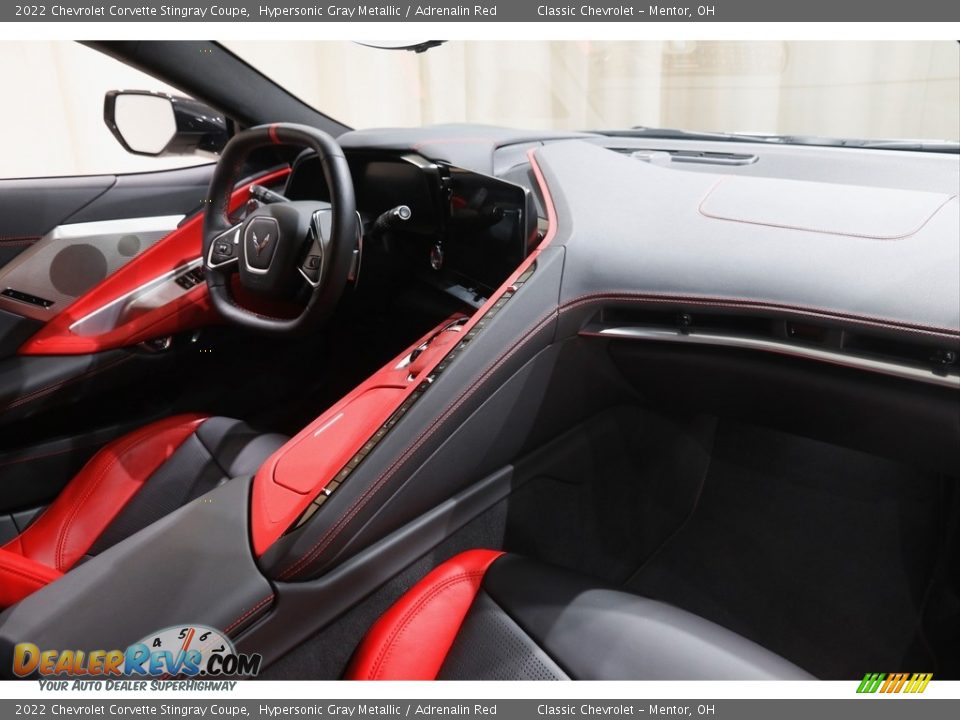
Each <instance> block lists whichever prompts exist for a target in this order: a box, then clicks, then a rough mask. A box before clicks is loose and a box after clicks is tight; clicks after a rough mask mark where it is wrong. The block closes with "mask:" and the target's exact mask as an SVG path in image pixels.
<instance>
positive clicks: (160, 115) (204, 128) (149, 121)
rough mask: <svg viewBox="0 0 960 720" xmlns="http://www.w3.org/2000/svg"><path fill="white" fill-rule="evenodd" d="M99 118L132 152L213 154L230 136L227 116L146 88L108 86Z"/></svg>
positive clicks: (156, 155)
mask: <svg viewBox="0 0 960 720" xmlns="http://www.w3.org/2000/svg"><path fill="white" fill-rule="evenodd" d="M103 121H104V122H105V123H106V124H107V127H108V128H110V132H112V133H113V136H114V137H115V138H116V139H117V141H118V142H119V143H120V144H121V145H123V147H124V149H126V150H127V152H131V153H133V154H134V155H149V156H151V157H159V156H161V155H193V154H194V153H197V152H204V153H211V154H217V153H219V152H220V151H221V150H222V149H223V146H224V145H226V144H227V140H229V139H230V133H229V130H228V127H227V119H226V118H225V117H224V116H223V115H221V114H220V113H218V112H217V111H215V110H213V109H211V108H209V107H207V106H206V105H204V104H203V103H200V102H197V101H196V100H192V99H190V98H185V97H177V96H174V95H167V94H165V93H155V92H149V91H146V90H111V91H110V92H108V93H107V94H106V96H105V97H104V99H103Z"/></svg>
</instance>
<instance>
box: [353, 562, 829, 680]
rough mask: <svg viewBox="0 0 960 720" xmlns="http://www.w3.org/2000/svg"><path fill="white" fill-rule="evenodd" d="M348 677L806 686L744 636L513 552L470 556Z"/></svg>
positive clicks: (439, 576) (402, 616) (380, 636)
mask: <svg viewBox="0 0 960 720" xmlns="http://www.w3.org/2000/svg"><path fill="white" fill-rule="evenodd" d="M347 676H348V677H349V678H352V679H406V680H423V679H456V680H561V679H588V680H773V679H777V680H808V679H811V676H810V675H809V674H808V673H806V672H805V671H803V670H801V669H800V668H798V667H797V666H795V665H793V664H792V663H790V662H788V661H787V660H785V659H783V658H782V657H780V656H778V655H775V654H774V653H772V652H770V651H768V650H766V649H764V648H762V647H760V646H759V645H757V644H755V643H753V642H751V641H750V640H747V639H746V638H744V637H741V636H740V635H737V634H736V633H733V632H731V631H729V630H726V629H725V628H722V627H720V626H719V625H716V624H714V623H712V622H709V621H707V620H704V619H703V618H700V617H697V616H696V615H692V614H691V613H688V612H686V611H684V610H680V609H679V608H676V607H673V606H671V605H667V604H665V603H662V602H658V601H656V600H650V599H647V598H643V597H639V596H636V595H632V594H629V593H626V592H623V591H621V590H617V589H614V588H609V587H603V586H602V585H600V584H598V583H597V582H596V581H595V580H593V579H591V578H588V577H585V576H582V575H577V574H574V573H571V572H568V571H566V570H562V569H559V568H555V567H551V566H548V565H544V564H542V563H538V562H534V561H532V560H528V559H525V558H522V557H519V556H515V555H505V554H502V553H499V552H495V551H488V550H471V551H469V552H467V553H463V554H461V555H458V556H456V557H454V558H452V559H451V560H449V561H447V562H446V563H444V564H442V565H440V566H439V567H437V568H436V569H435V570H434V571H433V572H431V573H430V574H428V575H427V576H426V577H425V578H424V579H423V580H421V581H420V582H419V583H418V584H417V585H415V586H414V587H413V588H412V589H411V590H410V591H409V592H408V593H407V594H406V595H404V596H403V597H402V598H401V599H400V600H399V601H398V602H397V603H396V604H395V605H394V606H393V607H392V608H390V610H388V611H387V612H386V613H385V614H384V615H383V616H382V617H381V618H380V620H378V621H377V623H376V624H375V625H374V627H373V628H371V630H370V631H369V632H368V634H367V636H366V638H365V639H364V640H363V642H362V643H361V644H360V646H359V647H358V648H357V651H356V653H355V655H354V658H353V661H352V663H351V666H350V668H349V670H348V673H347Z"/></svg>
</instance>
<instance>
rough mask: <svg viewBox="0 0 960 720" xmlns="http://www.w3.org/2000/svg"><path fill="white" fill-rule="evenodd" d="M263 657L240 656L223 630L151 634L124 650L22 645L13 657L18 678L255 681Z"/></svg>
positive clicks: (170, 630) (202, 627)
mask: <svg viewBox="0 0 960 720" xmlns="http://www.w3.org/2000/svg"><path fill="white" fill-rule="evenodd" d="M262 661H263V657H262V656H261V655H259V654H246V653H239V654H238V653H237V652H236V650H235V649H234V647H233V643H232V642H230V640H229V639H228V638H227V637H225V636H224V635H223V634H222V633H221V632H220V631H219V630H215V629H214V628H211V627H207V626H205V625H180V626H175V627H169V628H165V629H164V630H161V631H160V632H157V633H154V634H152V635H148V636H147V637H145V638H143V639H142V640H141V641H140V642H137V643H134V644H133V645H130V646H129V647H128V648H126V649H125V650H119V649H114V650H90V651H84V650H56V649H41V648H39V647H37V646H36V645H35V644H33V643H28V642H25V643H19V644H18V645H17V646H16V647H15V648H14V652H13V672H14V674H15V675H16V676H17V677H29V676H33V675H39V676H41V677H69V678H89V679H96V678H129V677H187V678H195V677H217V676H220V677H254V676H256V675H257V673H259V672H260V663H261V662H262Z"/></svg>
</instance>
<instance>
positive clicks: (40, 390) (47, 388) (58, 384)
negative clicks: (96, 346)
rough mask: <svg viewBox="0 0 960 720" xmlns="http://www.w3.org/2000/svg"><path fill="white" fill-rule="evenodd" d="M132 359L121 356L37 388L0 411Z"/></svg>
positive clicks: (127, 356)
mask: <svg viewBox="0 0 960 720" xmlns="http://www.w3.org/2000/svg"><path fill="white" fill-rule="evenodd" d="M133 357H134V356H133V355H125V356H123V357H120V358H117V359H116V360H112V361H111V362H109V363H107V364H106V365H102V366H100V367H98V368H91V369H90V370H87V371H85V372H83V373H81V374H80V375H76V376H74V377H72V378H66V379H65V380H59V381H58V382H55V383H52V384H50V385H46V386H44V387H42V388H38V389H36V390H33V391H31V392H29V393H27V394H26V395H21V396H20V397H18V398H16V399H14V400H11V401H10V402H8V403H7V404H6V405H3V406H2V407H0V410H12V409H14V408H16V407H19V406H20V405H24V404H26V403H28V402H32V401H33V400H36V399H38V398H39V397H42V396H44V395H48V394H50V393H51V392H54V391H55V390H59V389H60V388H62V387H65V386H67V385H70V384H71V383H75V382H78V381H80V380H83V379H85V378H89V377H92V376H93V375H96V374H98V373H101V372H103V371H105V370H110V369H111V368H115V367H117V366H118V365H122V364H123V363H125V362H127V361H128V360H132V359H133Z"/></svg>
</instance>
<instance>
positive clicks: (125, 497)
mask: <svg viewBox="0 0 960 720" xmlns="http://www.w3.org/2000/svg"><path fill="white" fill-rule="evenodd" d="M205 419H206V418H205V417H203V416H201V415H175V416H173V417H169V418H165V419H163V420H159V421H157V422H154V423H150V424H149V425H146V426H144V427H142V428H140V429H138V430H135V431H134V432H132V433H129V434H128V435H124V436H123V437H121V438H118V439H117V440H114V441H113V442H111V443H109V444H108V445H106V446H105V447H103V448H102V449H101V450H100V451H99V452H98V453H97V454H96V455H94V456H93V458H92V459H91V460H90V462H88V463H87V464H86V465H85V466H84V467H83V469H82V470H81V471H80V472H79V473H78V474H77V476H76V477H74V478H73V480H71V481H70V483H69V484H68V485H67V486H66V488H64V490H63V492H61V493H60V495H59V496H58V497H57V499H56V500H54V501H53V503H51V504H50V506H49V507H48V508H47V509H46V510H44V512H43V514H42V515H40V517H38V518H37V519H36V521H34V522H33V524H31V525H30V526H29V527H28V528H27V529H26V530H25V531H24V532H23V533H21V534H20V535H19V536H18V537H16V538H14V539H13V540H11V541H10V542H9V543H7V545H6V546H4V547H3V550H6V551H7V552H9V553H17V554H19V555H21V556H23V557H24V558H26V559H29V560H33V561H35V562H36V563H41V564H42V565H46V566H47V567H48V568H51V569H53V570H55V571H59V572H58V575H59V573H62V572H66V571H67V570H69V569H70V568H71V567H72V566H73V565H74V564H75V563H76V562H77V561H78V560H79V559H80V558H81V557H83V555H84V554H85V553H86V552H87V551H88V550H89V549H90V547H91V546H92V545H93V543H94V541H96V539H97V538H98V537H99V536H100V534H101V533H103V531H104V530H105V529H106V528H107V526H108V525H109V524H110V523H111V521H113V519H114V518H115V517H116V516H117V514H118V513H119V512H120V511H121V510H122V509H123V507H124V505H126V504H127V503H128V502H129V501H130V499H131V498H132V497H133V496H134V495H135V494H136V493H137V491H138V490H139V489H140V488H141V487H142V486H143V483H144V482H145V481H146V480H147V479H148V478H149V477H150V476H151V475H152V474H153V473H154V472H155V471H156V470H157V468H159V467H160V466H161V465H162V464H163V463H164V462H166V460H168V459H169V458H170V456H171V455H173V453H174V452H175V451H176V450H177V448H178V447H180V445H181V444H182V443H183V442H184V440H186V439H187V438H188V437H189V436H190V434H191V433H193V432H194V430H196V429H197V427H198V426H199V425H200V424H201V423H203V421H204V420H205ZM0 604H2V603H0Z"/></svg>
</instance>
